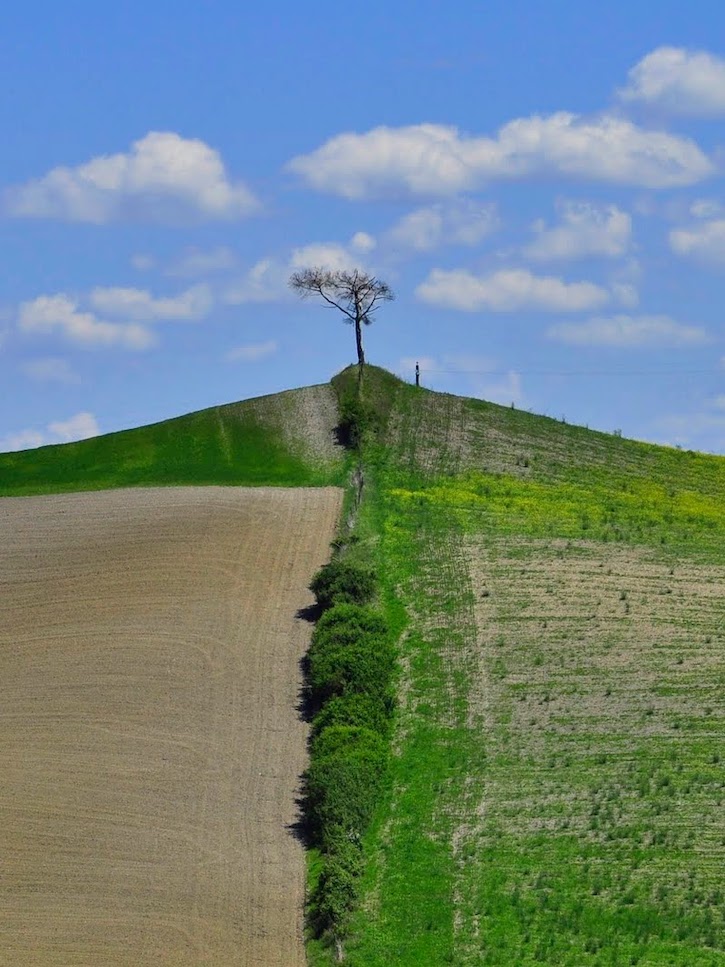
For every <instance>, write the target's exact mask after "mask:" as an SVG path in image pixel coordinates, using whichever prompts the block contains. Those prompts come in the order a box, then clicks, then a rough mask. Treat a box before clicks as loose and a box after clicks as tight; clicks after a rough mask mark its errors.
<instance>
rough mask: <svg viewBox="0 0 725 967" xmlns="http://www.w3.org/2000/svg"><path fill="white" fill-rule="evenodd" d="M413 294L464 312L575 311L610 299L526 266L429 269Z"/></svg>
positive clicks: (581, 284) (588, 285) (589, 285)
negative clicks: (486, 271) (483, 272)
mask: <svg viewBox="0 0 725 967" xmlns="http://www.w3.org/2000/svg"><path fill="white" fill-rule="evenodd" d="M416 295H417V296H418V298H419V299H421V300H422V301H423V302H429V303H432V304H433V305H439V306H446V307H448V308H451V309H462V310H465V311H468V312H475V311H477V310H481V309H489V310H493V311H494V312H514V311H516V310H518V309H539V310H542V311H545V312H557V311H563V312H578V311H581V310H582V309H592V308H596V307H597V306H600V305H603V304H604V303H605V302H607V301H608V300H609V298H610V294H609V293H608V292H607V290H606V289H603V288H601V287H600V286H598V285H594V283H592V282H564V281H563V280H562V279H559V278H556V277H555V276H536V275H532V273H531V272H529V271H528V270H526V269H502V270H501V271H499V272H494V273H492V274H491V275H487V276H477V275H473V274H472V273H471V272H468V271H466V270H465V269H453V270H451V271H447V270H444V269H433V271H432V272H431V273H430V275H429V276H428V278H427V279H426V280H425V282H423V283H422V284H421V285H419V286H418V288H417V289H416Z"/></svg>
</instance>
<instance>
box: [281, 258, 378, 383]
mask: <svg viewBox="0 0 725 967" xmlns="http://www.w3.org/2000/svg"><path fill="white" fill-rule="evenodd" d="M289 285H290V288H291V289H292V290H293V291H295V292H297V293H298V295H299V296H300V297H301V298H303V299H305V298H307V297H309V296H311V295H318V296H320V298H321V299H322V300H323V301H324V302H325V303H326V304H327V308H335V309H338V310H339V311H340V312H342V314H343V315H344V316H345V317H346V320H345V321H346V322H351V323H353V324H354V325H355V342H356V346H357V357H358V365H359V366H360V371H361V373H362V367H363V366H364V364H365V354H364V352H363V344H362V326H363V325H366V326H369V325H370V324H371V323H372V319H371V318H370V316H371V315H372V313H374V312H377V310H378V309H379V308H380V303H382V302H392V301H393V299H394V298H395V295H394V294H393V290H392V289H391V288H390V286H389V285H388V284H387V282H381V281H380V280H379V279H376V278H375V276H374V275H368V273H367V272H361V271H360V270H359V269H353V270H352V271H348V270H345V269H339V270H337V271H332V270H331V269H323V268H321V267H319V266H317V267H313V268H308V269H301V270H300V271H298V272H294V273H293V274H292V275H291V276H290V279H289Z"/></svg>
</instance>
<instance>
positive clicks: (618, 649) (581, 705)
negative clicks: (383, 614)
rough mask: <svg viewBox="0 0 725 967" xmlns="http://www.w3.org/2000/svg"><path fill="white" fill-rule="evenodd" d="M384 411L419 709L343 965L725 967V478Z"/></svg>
mask: <svg viewBox="0 0 725 967" xmlns="http://www.w3.org/2000/svg"><path fill="white" fill-rule="evenodd" d="M353 380H354V373H353V372H351V371H346V372H345V373H343V374H341V375H340V376H339V377H337V378H336V380H335V382H336V385H337V388H338V390H339V391H340V392H342V393H343V394H344V393H345V392H349V391H350V389H351V388H352V383H353ZM364 398H365V400H366V402H367V404H368V406H369V408H370V410H371V411H372V412H373V414H374V420H373V422H376V423H377V425H378V433H377V438H375V437H370V438H369V439H368V442H367V443H366V444H365V446H364V448H363V465H364V478H365V490H364V498H363V502H362V505H361V508H360V516H359V520H358V525H357V526H358V536H359V537H360V542H359V544H358V546H362V547H364V553H365V554H367V555H372V556H374V558H375V559H376V561H377V566H378V571H379V573H380V575H381V579H382V581H383V583H384V586H385V605H386V608H387V612H388V616H389V619H390V621H391V623H392V624H393V625H394V626H395V627H396V628H397V631H398V632H399V648H400V666H401V680H400V688H399V691H400V697H401V708H400V713H399V718H398V724H397V731H396V737H395V756H394V762H393V792H392V797H391V801H390V802H389V804H388V807H387V808H386V809H385V810H384V811H383V813H382V814H381V815H380V816H379V817H378V821H377V823H376V824H375V826H374V828H373V831H372V832H371V833H370V834H369V836H368V842H367V843H366V854H367V855H368V856H369V857H370V858H371V859H370V862H369V865H368V871H367V874H366V876H365V881H364V889H363V898H362V903H361V905H360V908H359V912H358V914H357V915H356V917H355V918H354V920H353V923H352V926H351V930H350V934H349V936H348V938H347V940H346V942H345V955H346V962H347V963H349V964H351V965H353V967H376V965H379V967H383V965H386V967H387V965H389V964H396V965H399V967H404V965H411V967H413V965H416V967H418V965H420V964H425V965H426V967H437V965H444V964H455V965H460V967H465V965H474V964H475V965H478V964H498V965H506V967H511V965H517V967H520V965H529V964H530V965H534V964H551V965H571V967H581V965H590V964H591V965H595V964H596V965H605V964H606V965H610V964H611V965H620V964H641V965H645V964H646V965H655V964H672V965H685V964H687V965H703V967H705V965H708V967H714V965H722V964H724V963H725V954H724V953H723V949H724V947H725V933H724V931H723V909H724V907H723V891H724V889H725V883H724V880H723V872H722V871H723V869H725V823H724V822H723V815H724V813H723V791H724V787H723V771H722V760H721V757H722V755H723V751H722V750H723V747H724V746H723V739H724V738H725V704H724V702H723V694H724V692H723V685H724V684H725V676H724V674H723V672H724V667H723V645H724V644H725V611H724V607H723V588H724V587H725V499H724V498H725V459H723V458H720V457H710V456H705V455H701V454H696V453H689V452H682V451H679V450H676V449H669V448H662V447H656V446H651V445H648V444H644V443H637V442H634V441H629V440H625V439H621V438H619V437H617V436H613V435H607V434H603V433H595V432H591V431H588V430H585V429H583V428H579V427H575V426H569V425H566V424H563V423H560V422H557V421H555V420H550V419H546V418H542V417H536V416H532V415H531V414H528V413H523V412H519V411H516V410H512V409H510V408H505V407H500V406H495V405H492V404H488V403H484V402H480V401H475V400H468V399H462V398H458V397H453V396H447V395H443V394H436V393H431V392H428V391H426V390H424V389H420V390H416V388H415V387H411V386H408V385H406V384H403V383H401V382H400V381H397V380H395V379H394V378H393V377H391V376H390V375H389V374H387V373H384V372H382V371H380V370H375V369H372V368H371V369H369V370H368V372H367V375H366V380H365V384H364ZM310 956H311V961H312V963H319V964H322V963H331V962H333V960H334V951H330V950H325V949H324V948H323V947H322V946H320V945H317V946H315V945H312V946H311V950H310Z"/></svg>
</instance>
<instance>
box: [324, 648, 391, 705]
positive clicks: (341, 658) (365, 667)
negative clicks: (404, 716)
mask: <svg viewBox="0 0 725 967" xmlns="http://www.w3.org/2000/svg"><path fill="white" fill-rule="evenodd" d="M394 668H395V653H394V651H393V648H392V646H391V645H390V643H389V642H387V641H385V640H383V639H379V638H372V637H368V638H362V639H360V640H359V641H356V642H354V643H352V644H345V645H338V644H336V643H335V642H334V641H331V642H329V643H326V644H325V645H324V646H320V645H318V647H317V648H316V649H315V650H314V651H312V652H311V653H310V662H309V675H308V681H309V685H310V692H311V695H312V698H313V700H314V701H316V702H324V701H326V700H327V699H329V698H331V697H332V696H333V695H345V694H347V693H350V692H364V693H367V694H368V695H376V696H378V697H380V698H381V699H383V700H387V699H388V695H389V692H390V687H391V683H392V679H393V671H394Z"/></svg>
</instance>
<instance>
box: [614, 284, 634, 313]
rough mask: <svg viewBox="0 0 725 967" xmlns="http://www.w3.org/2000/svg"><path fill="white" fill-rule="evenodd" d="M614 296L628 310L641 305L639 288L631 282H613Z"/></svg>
mask: <svg viewBox="0 0 725 967" xmlns="http://www.w3.org/2000/svg"><path fill="white" fill-rule="evenodd" d="M612 296H613V298H614V299H616V301H617V302H618V303H619V304H620V305H622V306H625V308H627V309H634V307H635V306H638V305H639V292H638V291H637V286H636V285H632V283H631V282H612Z"/></svg>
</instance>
